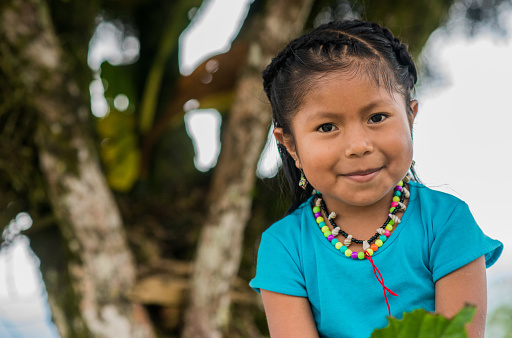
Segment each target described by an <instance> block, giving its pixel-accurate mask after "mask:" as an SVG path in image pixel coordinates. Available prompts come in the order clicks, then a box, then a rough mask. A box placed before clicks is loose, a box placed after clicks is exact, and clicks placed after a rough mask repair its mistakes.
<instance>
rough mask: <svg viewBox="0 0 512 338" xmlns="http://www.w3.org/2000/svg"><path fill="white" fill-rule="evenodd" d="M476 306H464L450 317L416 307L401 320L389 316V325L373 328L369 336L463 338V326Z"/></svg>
mask: <svg viewBox="0 0 512 338" xmlns="http://www.w3.org/2000/svg"><path fill="white" fill-rule="evenodd" d="M475 312H476V308H475V307H473V306H466V307H464V308H463V309H462V310H460V311H459V313H457V314H456V315H455V316H454V317H453V318H452V319H447V318H445V317H443V316H442V315H439V314H434V313H429V312H427V311H425V310H423V309H417V310H414V311H412V312H410V313H405V314H404V317H403V318H402V319H401V320H398V319H396V318H393V317H390V318H389V319H388V320H389V325H388V326H387V327H385V328H383V329H378V330H375V331H374V332H373V334H372V336H371V338H400V337H404V338H429V337H436V338H447V337H450V338H464V337H467V332H466V329H465V328H464V326H465V325H466V324H468V323H470V322H471V320H472V319H473V316H474V315H475Z"/></svg>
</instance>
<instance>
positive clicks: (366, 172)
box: [342, 167, 383, 176]
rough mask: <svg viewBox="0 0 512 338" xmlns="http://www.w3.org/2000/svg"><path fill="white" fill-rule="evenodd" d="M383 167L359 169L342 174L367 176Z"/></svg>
mask: <svg viewBox="0 0 512 338" xmlns="http://www.w3.org/2000/svg"><path fill="white" fill-rule="evenodd" d="M382 168H383V167H380V168H373V169H367V170H360V171H353V172H350V173H347V174H343V175H342V176H368V175H371V174H373V173H377V172H379V171H380V170H381V169H382Z"/></svg>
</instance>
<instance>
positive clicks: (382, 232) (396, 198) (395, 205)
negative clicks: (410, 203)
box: [313, 176, 409, 259]
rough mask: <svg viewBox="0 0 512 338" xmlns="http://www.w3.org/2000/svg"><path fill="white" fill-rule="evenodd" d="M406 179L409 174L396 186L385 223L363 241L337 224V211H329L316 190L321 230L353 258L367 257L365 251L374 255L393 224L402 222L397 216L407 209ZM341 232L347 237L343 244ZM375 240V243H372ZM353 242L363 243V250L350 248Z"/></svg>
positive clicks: (388, 234) (338, 248)
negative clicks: (339, 236)
mask: <svg viewBox="0 0 512 338" xmlns="http://www.w3.org/2000/svg"><path fill="white" fill-rule="evenodd" d="M404 181H406V182H408V181H409V179H408V177H407V176H406V177H405V178H404V180H403V181H400V182H398V184H397V185H396V187H395V192H394V194H393V199H392V202H391V207H390V208H389V214H388V218H387V219H386V221H385V222H384V224H383V225H382V226H381V227H380V228H378V229H377V232H376V233H375V234H374V235H373V236H372V237H370V238H369V239H368V240H365V241H363V240H360V239H357V238H354V237H353V236H352V235H349V234H347V233H346V232H345V231H343V230H342V229H341V228H340V227H339V226H337V225H336V223H335V221H334V219H335V218H336V213H335V212H331V213H329V212H328V211H327V206H326V205H325V202H324V200H323V199H322V194H321V193H320V192H318V191H317V192H316V196H317V199H316V203H315V206H314V207H313V213H314V214H315V220H316V223H317V224H318V226H319V228H320V230H321V231H322V233H323V234H324V236H325V237H326V238H327V240H328V241H329V242H331V244H332V245H334V247H335V248H336V249H337V250H339V251H340V252H341V253H343V254H345V256H347V257H351V258H353V259H365V257H366V255H365V252H367V253H368V254H369V255H370V256H372V255H373V253H374V252H375V251H377V250H378V249H379V248H380V247H381V246H382V245H383V244H384V242H386V240H387V239H388V237H389V236H390V235H391V231H392V230H393V225H395V224H398V223H400V218H399V217H398V216H396V213H397V212H398V211H400V210H403V211H405V209H406V206H405V204H404V203H403V202H404V200H405V199H406V198H408V197H409V191H408V190H407V188H406V187H404ZM320 208H321V209H322V210H323V211H324V213H325V214H326V215H329V216H328V220H329V222H330V223H331V225H332V228H333V229H332V231H331V230H330V229H329V226H328V225H327V224H326V223H325V220H324V218H323V217H322V213H321V211H320ZM339 233H341V234H342V235H343V236H344V237H345V240H344V241H343V244H342V243H341V242H340V241H339V240H338V239H336V236H338V234H339ZM374 241H375V243H374V244H371V243H372V242H374ZM352 242H354V243H357V244H363V251H362V252H356V251H352V250H350V249H349V248H348V247H349V246H350V244H352Z"/></svg>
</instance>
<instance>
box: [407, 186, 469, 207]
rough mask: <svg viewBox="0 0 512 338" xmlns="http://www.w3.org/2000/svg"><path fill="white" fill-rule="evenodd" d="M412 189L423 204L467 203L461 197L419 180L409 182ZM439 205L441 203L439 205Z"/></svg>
mask: <svg viewBox="0 0 512 338" xmlns="http://www.w3.org/2000/svg"><path fill="white" fill-rule="evenodd" d="M409 185H410V190H411V191H413V190H414V196H415V197H416V198H418V200H419V202H420V203H422V204H429V203H430V204H438V203H442V205H456V204H466V203H465V202H464V201H463V200H461V199H460V198H458V197H456V196H453V195H450V194H448V193H445V192H442V191H438V190H434V189H431V188H428V187H426V186H424V185H423V184H421V183H418V182H409ZM438 206H439V205H438Z"/></svg>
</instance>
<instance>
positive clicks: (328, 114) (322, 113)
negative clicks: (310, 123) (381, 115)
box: [310, 99, 390, 119]
mask: <svg viewBox="0 0 512 338" xmlns="http://www.w3.org/2000/svg"><path fill="white" fill-rule="evenodd" d="M380 106H382V107H386V108H388V107H390V105H389V104H388V103H386V102H384V101H383V100H381V99H378V100H375V101H372V102H369V103H368V104H366V105H365V106H363V107H362V108H361V109H359V113H365V112H367V111H369V110H372V109H374V108H376V107H380ZM338 117H339V114H337V113H335V112H333V111H329V110H319V111H315V112H312V113H311V116H310V118H311V119H315V118H332V119H334V118H338Z"/></svg>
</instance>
